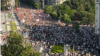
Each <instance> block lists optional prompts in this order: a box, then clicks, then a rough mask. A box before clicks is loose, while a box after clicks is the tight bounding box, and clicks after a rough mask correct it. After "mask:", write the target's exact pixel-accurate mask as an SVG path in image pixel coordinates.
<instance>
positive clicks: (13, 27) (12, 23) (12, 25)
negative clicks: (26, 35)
mask: <svg viewBox="0 0 100 56" xmlns="http://www.w3.org/2000/svg"><path fill="white" fill-rule="evenodd" d="M10 28H11V30H17V26H16V24H15V22H14V21H11V22H10Z"/></svg>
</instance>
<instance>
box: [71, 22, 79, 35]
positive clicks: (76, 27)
mask: <svg viewBox="0 0 100 56" xmlns="http://www.w3.org/2000/svg"><path fill="white" fill-rule="evenodd" d="M72 28H73V29H75V31H76V32H77V33H79V32H80V30H79V23H78V22H76V21H75V22H74V23H73V27H72Z"/></svg>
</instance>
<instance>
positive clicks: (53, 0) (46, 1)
mask: <svg viewBox="0 0 100 56" xmlns="http://www.w3.org/2000/svg"><path fill="white" fill-rule="evenodd" d="M33 1H34V2H36V1H38V2H39V4H40V7H41V8H44V6H45V5H57V4H62V3H63V2H65V1H66V0H33Z"/></svg>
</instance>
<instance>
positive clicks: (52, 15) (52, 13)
mask: <svg viewBox="0 0 100 56" xmlns="http://www.w3.org/2000/svg"><path fill="white" fill-rule="evenodd" d="M50 16H51V17H52V18H53V19H58V18H57V13H56V12H55V11H53V12H51V13H50Z"/></svg>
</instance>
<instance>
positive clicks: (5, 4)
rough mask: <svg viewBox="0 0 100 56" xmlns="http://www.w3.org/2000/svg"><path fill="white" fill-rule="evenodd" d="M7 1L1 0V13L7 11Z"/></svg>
mask: <svg viewBox="0 0 100 56" xmlns="http://www.w3.org/2000/svg"><path fill="white" fill-rule="evenodd" d="M8 1H9V0H1V10H2V11H3V10H8V8H7V5H8V4H7V2H8Z"/></svg>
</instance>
